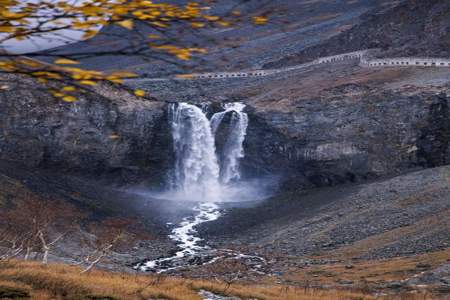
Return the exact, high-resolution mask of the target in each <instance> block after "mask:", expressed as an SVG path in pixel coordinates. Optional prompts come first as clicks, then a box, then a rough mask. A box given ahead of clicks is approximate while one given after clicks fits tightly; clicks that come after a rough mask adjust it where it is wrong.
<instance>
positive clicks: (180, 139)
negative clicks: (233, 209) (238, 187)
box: [169, 103, 220, 201]
mask: <svg viewBox="0 0 450 300" xmlns="http://www.w3.org/2000/svg"><path fill="white" fill-rule="evenodd" d="M169 118H170V121H171V125H172V136H173V145H174V151H175V167H174V171H173V179H172V188H174V189H176V190H178V191H179V192H181V193H182V195H180V196H182V197H183V196H185V197H187V198H189V199H192V200H197V201H202V200H205V199H207V200H210V201H218V200H219V199H218V197H219V196H220V191H219V164H218V161H217V157H216V150H215V144H214V136H213V134H212V131H211V126H210V122H209V120H208V118H207V117H206V115H205V114H204V113H203V111H202V110H201V109H200V108H198V107H197V106H195V105H191V104H187V103H179V104H178V105H175V104H173V105H171V107H170V111H169Z"/></svg>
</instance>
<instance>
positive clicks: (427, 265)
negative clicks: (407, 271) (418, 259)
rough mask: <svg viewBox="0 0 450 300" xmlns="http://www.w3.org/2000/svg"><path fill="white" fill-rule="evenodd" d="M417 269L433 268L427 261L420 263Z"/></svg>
mask: <svg viewBox="0 0 450 300" xmlns="http://www.w3.org/2000/svg"><path fill="white" fill-rule="evenodd" d="M416 268H417V269H421V270H428V269H430V268H431V265H430V264H426V263H419V264H417V265H416Z"/></svg>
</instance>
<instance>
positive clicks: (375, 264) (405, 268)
mask: <svg viewBox="0 0 450 300" xmlns="http://www.w3.org/2000/svg"><path fill="white" fill-rule="evenodd" d="M449 259H450V249H447V250H443V251H437V252H433V253H427V254H422V255H415V256H412V257H403V258H393V259H385V260H370V261H349V263H347V264H343V263H338V264H328V265H316V266H311V267H306V268H304V269H301V270H295V271H293V272H292V275H291V276H288V278H287V279H289V280H291V281H295V282H302V283H305V282H308V283H311V284H328V285H333V284H336V283H337V282H338V281H340V280H350V281H353V282H354V283H355V284H356V285H360V286H363V285H365V284H372V283H380V282H389V281H399V280H403V279H407V278H410V277H412V276H414V275H415V274H418V273H420V272H421V271H422V270H419V269H418V268H417V265H419V264H422V265H429V268H436V267H438V266H440V265H442V264H443V263H446V262H447V261H448V260H449ZM349 265H351V267H350V268H349V267H348V266H349Z"/></svg>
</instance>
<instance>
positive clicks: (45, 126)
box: [0, 77, 171, 184]
mask: <svg viewBox="0 0 450 300" xmlns="http://www.w3.org/2000/svg"><path fill="white" fill-rule="evenodd" d="M2 79H3V85H4V86H6V87H7V88H6V89H4V90H2V91H0V158H1V159H3V160H9V161H15V162H19V163H21V164H24V165H27V166H29V167H39V168H48V169H54V170H55V171H58V172H65V173H71V174H80V175H83V176H90V177H95V178H96V179H101V178H104V179H110V180H114V181H117V182H118V183H124V182H126V183H134V182H141V181H151V182H153V183H154V184H160V179H161V178H162V177H163V174H162V172H164V170H166V169H167V166H166V165H167V163H168V161H169V160H170V158H169V156H170V152H167V149H168V148H170V146H169V145H168V144H169V143H170V142H171V141H170V139H169V134H168V132H167V126H166V120H165V119H166V114H165V111H166V110H165V103H161V102H154V101H143V100H139V99H137V98H135V97H133V96H132V95H131V94H129V93H127V92H124V91H120V92H119V91H117V90H116V89H114V88H112V87H99V88H98V92H99V94H95V93H86V94H83V95H80V96H79V100H78V101H77V102H75V103H64V102H61V101H59V100H56V99H55V98H53V97H52V96H51V95H50V94H49V93H48V92H47V91H46V90H45V88H44V87H43V86H40V85H38V84H36V83H35V82H33V81H32V80H29V79H26V78H22V77H7V78H2Z"/></svg>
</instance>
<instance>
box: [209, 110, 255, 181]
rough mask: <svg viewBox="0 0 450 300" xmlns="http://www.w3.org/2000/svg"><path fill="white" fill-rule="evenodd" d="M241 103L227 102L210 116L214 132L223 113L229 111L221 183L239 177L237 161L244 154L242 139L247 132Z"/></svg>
mask: <svg viewBox="0 0 450 300" xmlns="http://www.w3.org/2000/svg"><path fill="white" fill-rule="evenodd" d="M244 108H245V105H244V104H242V103H227V104H226V105H225V111H223V112H219V113H216V114H214V115H213V116H212V118H211V127H212V129H213V132H216V131H217V129H218V127H219V126H220V123H221V122H222V120H223V118H224V116H225V114H227V113H231V121H230V127H229V132H228V138H227V141H226V143H225V146H224V149H223V155H222V157H223V162H222V164H221V166H222V167H221V170H220V171H221V172H220V179H221V181H222V182H223V183H225V184H228V183H230V182H235V181H238V180H239V179H240V178H241V173H240V170H239V161H240V159H241V158H243V157H244V156H245V154H244V140H245V136H246V134H247V126H248V116H247V114H246V113H244V112H243V110H244Z"/></svg>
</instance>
